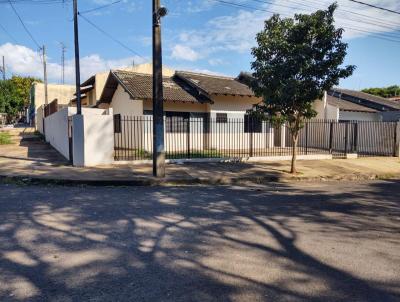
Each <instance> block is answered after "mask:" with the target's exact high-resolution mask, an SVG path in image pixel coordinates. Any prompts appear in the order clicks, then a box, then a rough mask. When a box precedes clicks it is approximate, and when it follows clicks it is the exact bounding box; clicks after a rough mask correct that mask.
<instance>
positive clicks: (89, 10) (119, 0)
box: [79, 0, 122, 14]
mask: <svg viewBox="0 0 400 302" xmlns="http://www.w3.org/2000/svg"><path fill="white" fill-rule="evenodd" d="M120 2H122V0H117V1H114V2H111V3H109V4H104V5H101V6H98V7H94V8H91V9H87V10H84V11H80V12H79V13H80V14H87V13H91V12H94V11H96V10H99V9H103V8H106V7H109V6H112V5H114V4H118V3H120Z"/></svg>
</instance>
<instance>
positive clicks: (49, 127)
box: [44, 108, 69, 159]
mask: <svg viewBox="0 0 400 302" xmlns="http://www.w3.org/2000/svg"><path fill="white" fill-rule="evenodd" d="M44 126H45V134H46V141H47V142H49V143H50V144H51V145H52V146H53V147H54V148H55V149H56V150H57V151H58V152H60V153H61V154H62V155H63V156H64V157H65V158H66V159H69V141H68V108H63V109H61V110H60V111H57V112H55V113H53V114H52V115H49V116H48V117H46V118H45V123H44Z"/></svg>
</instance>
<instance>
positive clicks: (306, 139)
mask: <svg viewBox="0 0 400 302" xmlns="http://www.w3.org/2000/svg"><path fill="white" fill-rule="evenodd" d="M307 154H308V122H306V155H307Z"/></svg>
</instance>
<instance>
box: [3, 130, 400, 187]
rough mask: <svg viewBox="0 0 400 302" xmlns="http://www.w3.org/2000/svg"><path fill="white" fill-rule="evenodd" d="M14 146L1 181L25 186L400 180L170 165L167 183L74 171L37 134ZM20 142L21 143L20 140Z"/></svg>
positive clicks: (316, 163)
mask: <svg viewBox="0 0 400 302" xmlns="http://www.w3.org/2000/svg"><path fill="white" fill-rule="evenodd" d="M13 131H14V132H13V135H14V142H15V143H14V144H12V145H2V146H0V178H2V179H3V180H4V179H6V180H7V179H18V180H22V181H26V182H35V181H36V182H49V183H61V184H90V185H158V184H171V185H172V184H239V183H245V182H256V183H263V182H270V181H280V182H287V181H301V180H302V181H315V180H323V181H324V180H365V179H387V178H400V159H399V158H393V157H379V158H378V157H374V158H359V159H335V160H310V161H298V170H299V171H300V173H299V174H298V175H296V176H293V175H291V174H289V173H288V171H289V169H290V162H289V161H280V162H265V163H187V164H180V165H178V164H169V165H167V168H166V174H167V175H166V178H165V179H162V180H160V179H155V178H153V177H152V167H151V165H112V166H103V167H96V168H77V167H72V166H71V165H69V164H68V162H67V161H66V160H65V159H64V158H63V157H61V156H60V155H59V154H58V153H57V152H56V151H55V150H54V149H52V148H51V147H50V146H48V145H47V144H45V143H43V142H42V141H40V140H38V139H35V136H34V135H32V133H30V132H29V131H28V132H26V131H25V132H24V133H22V134H21V133H20V132H18V131H20V130H13ZM18 136H19V137H20V138H21V140H20V141H18V139H17V137H18Z"/></svg>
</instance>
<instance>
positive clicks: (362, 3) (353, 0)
mask: <svg viewBox="0 0 400 302" xmlns="http://www.w3.org/2000/svg"><path fill="white" fill-rule="evenodd" d="M349 1H351V2H354V3H358V4H361V5H365V6H369V7H372V8H376V9H380V10H383V11H386V12H390V13H393V14H397V15H400V12H397V11H394V10H391V9H388V8H385V7H381V6H376V5H373V4H369V3H365V2H361V1H357V0H349Z"/></svg>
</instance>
